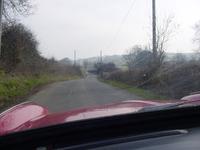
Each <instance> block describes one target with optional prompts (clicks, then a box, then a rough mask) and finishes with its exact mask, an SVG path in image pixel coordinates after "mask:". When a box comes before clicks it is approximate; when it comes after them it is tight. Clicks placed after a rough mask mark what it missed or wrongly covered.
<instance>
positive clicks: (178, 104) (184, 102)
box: [138, 100, 199, 113]
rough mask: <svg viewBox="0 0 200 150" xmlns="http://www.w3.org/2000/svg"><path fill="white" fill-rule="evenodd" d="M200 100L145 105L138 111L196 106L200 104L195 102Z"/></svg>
mask: <svg viewBox="0 0 200 150" xmlns="http://www.w3.org/2000/svg"><path fill="white" fill-rule="evenodd" d="M197 101H198V102H199V100H193V101H182V102H177V103H173V104H164V105H160V106H149V107H145V108H142V109H141V110H139V111H138V112H139V113H140V112H149V111H160V110H166V109H174V108H177V107H184V106H185V107H194V106H198V105H199V104H195V102H197Z"/></svg>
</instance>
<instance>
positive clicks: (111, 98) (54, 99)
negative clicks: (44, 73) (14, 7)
mask: <svg viewBox="0 0 200 150" xmlns="http://www.w3.org/2000/svg"><path fill="white" fill-rule="evenodd" d="M135 99H141V98H139V97H137V96H135V95H134V94H130V93H128V92H127V91H125V90H121V89H118V88H114V87H112V86H110V85H107V84H105V83H102V82H100V81H98V80H97V79H96V77H95V76H94V75H89V76H88V77H87V78H85V79H79V80H72V81H64V82H57V83H53V84H51V85H49V86H47V87H46V88H44V89H43V90H41V91H40V92H38V93H36V94H35V95H33V96H31V97H29V98H28V101H33V102H36V103H38V104H40V105H43V106H46V107H47V108H49V110H50V111H51V112H62V111H67V110H72V109H77V108H82V107H88V106H97V105H103V104H109V103H113V102H119V101H124V100H135Z"/></svg>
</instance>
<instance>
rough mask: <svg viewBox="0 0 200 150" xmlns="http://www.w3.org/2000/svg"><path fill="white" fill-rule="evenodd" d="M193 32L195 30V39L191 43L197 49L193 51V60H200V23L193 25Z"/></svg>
mask: <svg viewBox="0 0 200 150" xmlns="http://www.w3.org/2000/svg"><path fill="white" fill-rule="evenodd" d="M194 30H195V37H194V39H193V41H194V43H196V44H197V46H198V48H197V49H196V50H195V52H196V56H195V58H196V59H197V60H199V59H200V21H199V22H198V23H197V24H196V25H195V27H194Z"/></svg>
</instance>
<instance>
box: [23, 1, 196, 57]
mask: <svg viewBox="0 0 200 150" xmlns="http://www.w3.org/2000/svg"><path fill="white" fill-rule="evenodd" d="M133 1H135V2H134V5H133V8H132V9H131V11H130V13H129V15H128V17H127V18H126V21H125V22H124V24H123V25H122V26H121V28H120V24H121V22H122V19H123V18H124V16H125V15H126V14H127V11H128V9H129V8H130V5H131V4H132V3H133ZM35 3H36V5H37V8H36V11H35V13H34V14H33V15H31V16H29V17H27V18H24V19H23V20H22V22H23V23H25V24H26V25H27V26H28V27H29V28H30V29H31V30H32V31H33V32H34V33H35V35H36V37H37V39H38V40H39V42H40V46H39V50H40V51H41V53H42V54H43V55H44V56H46V57H52V56H54V57H55V58H57V59H61V58H64V57H69V58H73V50H77V54H78V57H79V58H86V57H91V56H97V55H99V51H100V50H103V53H104V55H113V54H123V53H125V51H126V50H127V49H128V48H130V47H132V46H134V45H136V44H137V45H144V44H148V42H149V34H150V33H151V28H150V24H151V0H35ZM199 6H200V0H157V15H158V18H159V20H162V19H163V18H164V17H166V16H169V15H173V16H174V17H175V22H176V23H177V24H179V25H180V28H179V30H178V31H177V33H176V36H174V37H173V38H172V39H171V41H170V42H169V44H168V52H189V51H191V50H193V49H195V45H194V43H193V42H192V39H193V37H194V30H193V27H194V25H195V23H197V22H198V21H199V20H200V9H199ZM119 28H120V32H119V33H118V34H117V36H116V32H117V31H118V30H119ZM115 37H116V38H115Z"/></svg>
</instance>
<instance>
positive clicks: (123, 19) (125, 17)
mask: <svg viewBox="0 0 200 150" xmlns="http://www.w3.org/2000/svg"><path fill="white" fill-rule="evenodd" d="M135 2H136V0H132V3H131V5H130V7H129V9H128V11H127V13H126V14H125V16H124V17H123V18H122V21H121V23H120V25H119V28H118V29H117V31H116V34H115V35H114V37H113V39H112V40H111V42H110V44H109V45H108V49H109V48H111V46H112V44H113V43H114V42H115V40H116V39H117V37H118V35H119V33H120V31H121V29H122V27H123V25H124V23H125V22H126V20H127V18H128V16H129V14H130V12H131V10H132V8H133V7H134V5H135Z"/></svg>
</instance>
